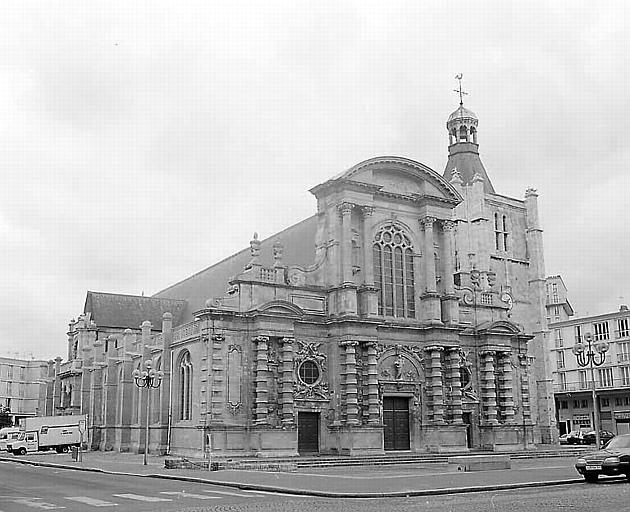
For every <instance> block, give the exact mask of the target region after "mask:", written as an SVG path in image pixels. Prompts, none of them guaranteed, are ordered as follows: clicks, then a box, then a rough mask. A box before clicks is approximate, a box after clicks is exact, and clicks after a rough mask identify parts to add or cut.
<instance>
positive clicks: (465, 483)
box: [0, 452, 619, 498]
mask: <svg viewBox="0 0 630 512" xmlns="http://www.w3.org/2000/svg"><path fill="white" fill-rule="evenodd" d="M82 458H83V460H82V461H80V462H78V461H75V460H72V457H71V454H70V453H65V454H56V453H38V454H29V455H25V456H17V455H15V456H14V455H9V454H7V455H0V461H3V462H13V463H19V464H31V465H35V466H43V467H54V468H62V469H70V470H80V471H93V472H98V473H110V474H117V475H121V474H122V475H129V476H139V477H149V478H165V479H171V480H180V481H188V482H197V483H207V484H213V485H222V486H227V487H233V488H238V489H243V490H257V491H267V492H278V493H283V494H289V495H302V496H319V497H329V498H377V497H406V496H430V495H440V494H455V493H466V492H479V491H489V490H504V489H516V488H526V487H543V486H551V485H568V484H583V485H587V484H584V480H583V478H582V477H581V476H579V475H578V473H577V472H576V470H575V468H574V466H573V465H574V463H575V459H576V457H575V456H573V455H572V456H562V455H561V456H557V457H549V456H546V457H544V458H536V457H534V458H527V459H512V460H511V469H502V470H492V471H470V472H466V471H461V470H460V468H459V467H458V466H457V465H454V464H447V463H444V462H431V463H415V464H396V465H388V466H358V467H347V466H346V467H341V466H339V467H327V468H312V467H308V468H300V469H298V470H297V471H296V472H272V471H252V470H219V471H207V470H203V469H200V470H190V469H165V468H164V461H165V459H166V458H173V457H172V456H171V457H165V456H153V455H149V456H148V457H147V465H146V466H145V465H144V464H143V456H142V455H141V454H140V455H138V454H130V453H119V452H85V453H83V454H82ZM604 478H610V477H602V479H604ZM610 479H611V480H618V479H619V477H612V478H610Z"/></svg>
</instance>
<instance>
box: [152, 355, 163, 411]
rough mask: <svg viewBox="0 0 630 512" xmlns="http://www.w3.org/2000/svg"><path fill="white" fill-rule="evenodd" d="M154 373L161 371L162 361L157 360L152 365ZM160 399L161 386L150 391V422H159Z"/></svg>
mask: <svg viewBox="0 0 630 512" xmlns="http://www.w3.org/2000/svg"><path fill="white" fill-rule="evenodd" d="M153 368H155V371H156V373H157V372H159V371H160V370H161V369H162V359H161V358H160V357H158V358H157V360H156V361H155V364H154V365H153ZM161 398H162V386H160V387H158V388H157V389H152V390H151V422H152V423H158V422H159V421H160V412H161V411H160V402H161Z"/></svg>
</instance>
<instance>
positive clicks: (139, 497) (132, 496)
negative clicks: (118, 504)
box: [112, 494, 173, 501]
mask: <svg viewBox="0 0 630 512" xmlns="http://www.w3.org/2000/svg"><path fill="white" fill-rule="evenodd" d="M112 496H116V497H117V498H127V499H129V500H136V501H173V500H171V499H169V498H158V497H156V496H142V495H141V494H112Z"/></svg>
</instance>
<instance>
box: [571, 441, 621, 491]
mask: <svg viewBox="0 0 630 512" xmlns="http://www.w3.org/2000/svg"><path fill="white" fill-rule="evenodd" d="M575 469H577V472H578V473H580V474H581V475H583V476H584V479H585V480H586V481H587V482H597V479H598V478H599V475H611V476H613V475H626V478H627V479H628V480H630V434H623V435H620V436H617V437H613V438H612V439H611V440H610V441H608V443H607V444H606V445H604V447H603V448H602V449H601V450H598V451H596V452H590V453H587V454H585V455H582V456H581V457H579V458H578V460H577V462H576V463H575Z"/></svg>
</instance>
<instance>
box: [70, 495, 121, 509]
mask: <svg viewBox="0 0 630 512" xmlns="http://www.w3.org/2000/svg"><path fill="white" fill-rule="evenodd" d="M65 499H67V500H72V501H77V502H79V503H85V504H86V505H90V506H92V507H117V506H118V503H112V502H111V501H103V500H97V499H96V498H90V497H88V496H66V498H65Z"/></svg>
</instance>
